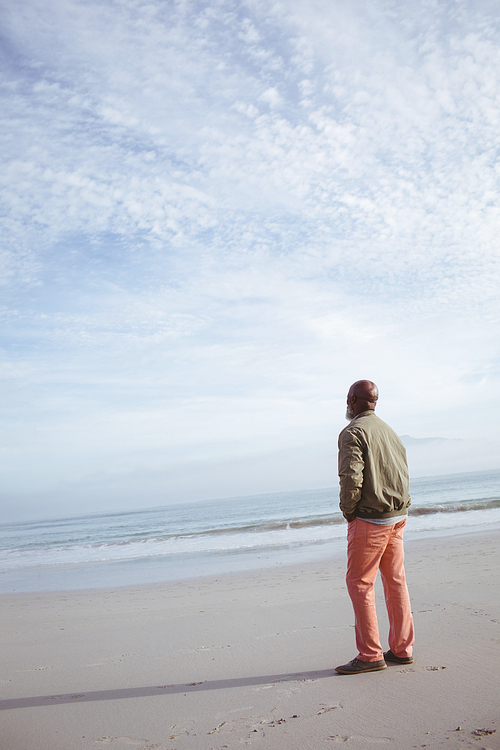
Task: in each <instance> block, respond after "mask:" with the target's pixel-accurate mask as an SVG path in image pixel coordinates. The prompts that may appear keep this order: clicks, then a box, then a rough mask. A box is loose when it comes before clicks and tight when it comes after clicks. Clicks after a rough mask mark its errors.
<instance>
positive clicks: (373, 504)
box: [339, 411, 411, 521]
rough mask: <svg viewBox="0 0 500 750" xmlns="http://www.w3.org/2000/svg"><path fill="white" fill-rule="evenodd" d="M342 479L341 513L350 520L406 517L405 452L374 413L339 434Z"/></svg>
mask: <svg viewBox="0 0 500 750" xmlns="http://www.w3.org/2000/svg"><path fill="white" fill-rule="evenodd" d="M339 479H340V510H341V511H342V513H343V514H344V517H345V518H346V519H347V520H348V521H352V520H353V519H354V518H391V517H393V516H403V515H406V513H407V508H408V506H409V505H410V504H411V500H410V495H409V493H408V486H409V480H408V465H407V463H406V450H405V447H404V445H403V443H402V442H401V440H400V439H399V437H398V436H397V435H396V433H395V432H394V430H393V429H391V427H389V425H388V424H386V423H385V422H384V421H382V420H381V419H380V418H379V417H378V416H377V415H376V414H375V412H374V411H364V412H362V413H361V414H358V416H357V417H355V418H354V419H353V420H352V421H351V422H349V424H348V425H347V427H344V429H343V430H342V432H341V433H340V435H339Z"/></svg>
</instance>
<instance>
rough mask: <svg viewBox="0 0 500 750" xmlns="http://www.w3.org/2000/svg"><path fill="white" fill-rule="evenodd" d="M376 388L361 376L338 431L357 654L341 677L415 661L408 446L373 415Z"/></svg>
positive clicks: (341, 503) (348, 586)
mask: <svg viewBox="0 0 500 750" xmlns="http://www.w3.org/2000/svg"><path fill="white" fill-rule="evenodd" d="M377 400H378V388H377V386H376V385H375V383H372V382H371V380H358V381H357V382H356V383H354V384H353V385H351V387H350V388H349V393H348V394H347V411H346V419H349V420H350V422H349V424H348V425H347V427H345V428H344V429H343V430H342V432H341V433H340V435H339V478H340V509H341V511H342V513H343V515H344V517H345V518H346V520H347V521H348V526H347V575H346V583H347V590H348V591H349V596H350V597H351V601H352V605H353V608H354V615H355V630H356V646H357V649H358V651H359V653H358V655H357V657H356V658H355V659H353V660H352V661H350V662H349V663H348V664H343V665H342V666H340V667H336V671H337V672H339V673H340V674H361V673H363V672H376V671H378V670H379V669H386V667H387V664H386V662H387V661H390V662H396V663H397V664H411V663H412V662H413V658H412V646H413V642H414V631H413V619H412V616H411V607H410V598H409V596H408V589H407V587H406V580H405V571H404V552H403V531H404V527H405V524H406V519H407V516H408V506H409V505H410V502H411V501H410V495H409V494H408V466H407V463H406V451H405V448H404V445H403V443H402V442H401V440H400V439H399V437H398V436H397V435H396V433H395V432H394V430H392V429H391V428H390V427H389V425H387V424H386V423H385V422H383V421H382V420H381V419H380V418H379V417H378V416H377V415H376V414H375V406H376V404H377ZM379 569H380V573H381V577H382V583H383V586H384V595H385V602H386V606H387V613H388V615H389V626H390V627H389V651H386V652H385V653H382V647H381V645H380V639H379V634H378V624H377V614H376V611H375V595H374V583H375V579H376V577H377V572H378V570H379Z"/></svg>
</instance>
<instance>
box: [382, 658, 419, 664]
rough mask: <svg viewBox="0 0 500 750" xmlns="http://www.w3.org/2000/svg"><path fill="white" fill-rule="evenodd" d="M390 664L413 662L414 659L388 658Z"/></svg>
mask: <svg viewBox="0 0 500 750" xmlns="http://www.w3.org/2000/svg"><path fill="white" fill-rule="evenodd" d="M386 661H387V662H389V663H390V664H413V662H414V659H408V660H406V659H405V660H404V661H403V660H402V659H386Z"/></svg>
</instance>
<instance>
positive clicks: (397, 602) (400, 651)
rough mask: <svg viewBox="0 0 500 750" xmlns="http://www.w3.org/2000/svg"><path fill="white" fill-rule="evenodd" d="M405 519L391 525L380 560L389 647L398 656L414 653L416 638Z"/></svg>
mask: <svg viewBox="0 0 500 750" xmlns="http://www.w3.org/2000/svg"><path fill="white" fill-rule="evenodd" d="M405 525H406V519H404V520H403V521H400V522H399V523H397V524H395V525H394V526H390V527H389V528H390V530H391V536H390V539H389V540H388V543H387V546H386V548H385V551H384V554H383V555H382V557H381V560H380V575H381V578H382V583H383V586H384V595H385V603H386V607H387V614H388V616H389V648H390V649H391V651H392V653H393V654H395V655H396V656H399V657H405V656H411V655H412V646H413V643H414V641H415V634H414V628H413V618H412V615H411V604H410V597H409V594H408V587H407V585H406V577H405V569H404V548H403V532H404V527H405Z"/></svg>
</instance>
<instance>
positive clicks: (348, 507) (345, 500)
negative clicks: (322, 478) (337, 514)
mask: <svg viewBox="0 0 500 750" xmlns="http://www.w3.org/2000/svg"><path fill="white" fill-rule="evenodd" d="M363 453H364V450H363V444H362V442H361V440H360V439H359V436H358V435H357V434H356V433H355V432H354V431H353V432H351V431H350V430H348V429H346V430H343V432H341V433H340V435H339V484H340V503H339V505H340V510H341V511H342V514H343V516H344V518H345V519H346V520H347V521H353V520H354V519H355V518H356V507H357V505H358V503H359V501H360V499H361V489H362V487H363V470H364V468H365V462H364V458H363Z"/></svg>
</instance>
